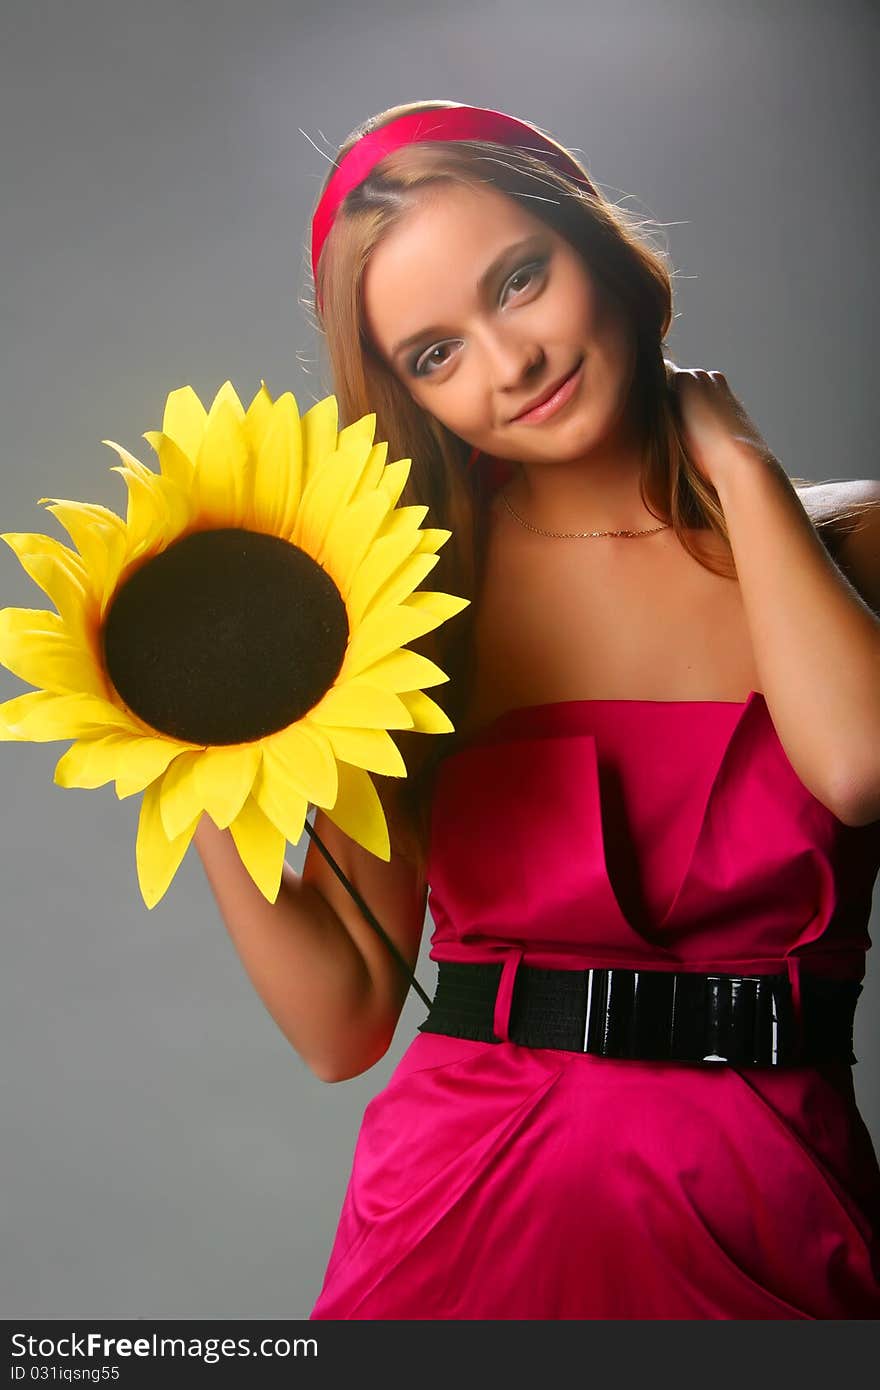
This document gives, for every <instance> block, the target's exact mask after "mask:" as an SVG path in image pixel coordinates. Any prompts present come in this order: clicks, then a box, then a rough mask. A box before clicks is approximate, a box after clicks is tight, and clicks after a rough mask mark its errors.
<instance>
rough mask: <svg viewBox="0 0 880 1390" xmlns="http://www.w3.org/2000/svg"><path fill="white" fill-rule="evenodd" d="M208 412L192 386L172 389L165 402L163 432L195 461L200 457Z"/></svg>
mask: <svg viewBox="0 0 880 1390" xmlns="http://www.w3.org/2000/svg"><path fill="white" fill-rule="evenodd" d="M207 418H208V412H207V411H206V410H205V407H204V406H203V405H202V403H201V401H200V400H199V398H198V396H197V395H196V393H195V391H194V390H193V388H192V387H191V386H181V387H179V388H178V389H177V390H176V391H172V392H171V393H170V395H169V396H168V399H167V400H166V402H165V413H164V415H163V417H162V433H163V434H167V436H168V438H169V439H173V440H174V443H175V444H176V445H177V446H178V447H179V448H180V449H182V450H183V452H184V453H185V454H186V456H187V458H189V459H191V460H192V462H193V463H195V461H196V459H197V458H198V453H199V448H200V446H201V443H202V436H203V435H204V433H205V422H206V421H207Z"/></svg>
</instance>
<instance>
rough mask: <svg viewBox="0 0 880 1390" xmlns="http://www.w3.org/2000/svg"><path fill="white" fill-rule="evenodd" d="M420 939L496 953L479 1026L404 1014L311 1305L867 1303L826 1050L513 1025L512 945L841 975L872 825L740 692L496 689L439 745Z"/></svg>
mask: <svg viewBox="0 0 880 1390" xmlns="http://www.w3.org/2000/svg"><path fill="white" fill-rule="evenodd" d="M432 816H433V819H432V837H431V855H430V864H429V884H430V897H429V907H430V910H431V915H432V917H433V920H434V933H433V936H432V938H431V958H432V959H434V960H437V961H440V960H452V961H468V960H473V961H501V962H504V963H505V967H506V968H505V970H504V972H503V974H502V983H501V988H500V990H499V1002H498V1006H497V1008H496V1013H495V1026H496V1033H497V1034H498V1036H499V1037H500V1038H501V1039H502V1041H499V1042H497V1043H486V1042H479V1041H473V1040H470V1039H467V1038H451V1037H445V1036H442V1035H435V1034H431V1033H418V1034H417V1035H416V1037H415V1038H414V1039H413V1041H412V1042H411V1043H410V1045H409V1047H408V1049H407V1051H406V1052H405V1054H404V1055H403V1057H402V1058H401V1060H400V1062H399V1063H398V1065H397V1067H396V1069H395V1071H394V1072H393V1074H392V1076H391V1078H390V1080H389V1082H388V1084H387V1085H386V1086H385V1088H384V1089H383V1090H382V1091H380V1092H379V1094H378V1095H376V1096H375V1097H374V1098H373V1099H372V1100H371V1101H370V1103H369V1104H368V1106H367V1108H366V1111H365V1114H364V1118H363V1123H362V1126H361V1129H360V1133H359V1135H358V1139H357V1144H356V1147H355V1151H354V1159H353V1163H352V1169H351V1176H350V1180H349V1184H348V1188H347V1191H346V1194H345V1200H344V1203H343V1208H342V1213H341V1217H340V1221H339V1226H338V1229H337V1232H336V1237H335V1242H334V1244H333V1247H332V1250H331V1253H330V1258H329V1263H328V1265H327V1270H326V1274H325V1278H324V1282H323V1287H322V1289H321V1292H320V1295H319V1297H318V1299H317V1302H316V1303H315V1305H314V1308H313V1310H312V1312H311V1314H310V1316H311V1317H312V1318H343V1319H355V1318H357V1319H380V1318H382V1319H393V1318H402V1319H439V1318H449V1319H452V1318H454V1319H473V1318H481V1319H562V1318H565V1319H587V1318H603V1319H604V1318H614V1319H617V1318H636V1319H641V1318H664V1319H677V1318H688V1319H691V1318H734V1319H764V1318H845V1319H850V1318H880V1169H878V1164H877V1157H876V1154H875V1151H874V1148H873V1145H872V1142H871V1137H870V1135H869V1133H868V1130H867V1128H866V1126H865V1123H864V1121H863V1119H862V1116H861V1115H860V1113H859V1110H858V1108H857V1105H856V1101H855V1096H854V1090H853V1074H852V1068H851V1067H850V1066H849V1065H847V1064H834V1065H828V1066H804V1067H796V1068H790V1069H787V1068H779V1069H778V1070H777V1069H774V1068H769V1067H764V1068H758V1069H755V1068H741V1069H740V1068H736V1067H732V1066H727V1065H721V1064H719V1065H717V1066H715V1067H709V1066H701V1065H690V1064H688V1063H681V1062H669V1063H667V1062H641V1061H632V1060H622V1059H620V1060H619V1059H611V1058H603V1057H596V1056H593V1055H591V1054H589V1053H574V1052H571V1053H569V1052H562V1051H557V1050H554V1049H551V1048H528V1047H523V1046H520V1045H517V1044H516V1043H513V1042H511V1041H509V1039H508V1038H507V1036H506V1025H507V1017H508V1013H509V1004H510V994H511V989H512V985H513V979H514V973H515V970H516V968H517V965H518V964H519V963H520V962H524V963H525V964H527V965H537V966H558V967H572V968H574V967H581V968H582V967H587V966H621V967H624V968H627V969H636V968H639V967H644V968H646V969H665V970H696V971H698V972H700V973H704V972H705V973H708V972H713V971H719V972H723V973H729V974H759V973H777V972H779V971H782V970H787V971H788V973H789V977H790V979H791V981H792V987H793V990H794V992H795V1004H796V1006H797V1001H798V998H799V994H798V990H799V981H800V971H801V969H803V970H804V971H810V972H815V973H817V974H825V975H829V976H835V977H837V978H845V979H851V980H858V981H860V980H862V979H863V978H864V970H865V952H866V950H867V949H868V948H869V947H870V945H871V940H870V937H869V935H868V919H869V915H870V910H871V893H872V887H873V884H874V880H875V878H876V876H877V872H878V868H880V821H876V822H874V823H873V824H871V825H868V826H862V827H857V828H854V827H849V826H846V825H844V824H843V822H841V821H840V820H838V818H837V817H836V816H834V815H833V814H832V813H831V812H830V811H829V810H827V809H826V807H825V806H823V805H822V803H821V802H820V801H818V800H817V799H816V798H815V797H814V796H813V795H812V794H811V793H810V792H809V791H808V790H807V789H806V787H805V786H804V785H803V783H802V782H801V781H800V779H799V778H798V776H797V774H796V773H795V771H794V769H793V767H792V765H791V763H790V762H789V761H788V758H787V757H786V754H785V751H784V749H783V747H782V745H781V743H780V741H779V739H778V736H777V734H776V731H775V729H774V726H773V723H772V720H771V719H770V715H769V710H768V708H767V706H766V703H765V701H764V698H763V696H762V695H760V694H757V693H756V692H752V693H751V694H750V695H749V698H748V699H747V700H746V701H745V702H744V703H742V704H738V703H727V702H724V703H714V702H713V703H710V702H694V701H685V702H682V703H667V702H660V701H641V700H623V701H621V700H574V701H566V702H562V703H554V704H546V705H536V706H528V707H524V708H521V709H516V710H512V711H509V712H508V713H507V714H504V715H502V716H501V717H500V718H499V719H496V720H495V721H494V722H493V723H492V724H490V725H489V726H488V727H487V728H486V729H484V730H483V731H481V732H480V733H479V734H478V735H477V736H476V737H474V738H472V739H470V740H469V741H465V742H464V743H463V744H462V745H461V746H460V747H458V748H457V750H456V751H454V752H453V753H451V754H450V755H449V757H448V758H447V760H446V761H445V762H444V763H443V764H442V766H441V769H440V772H439V777H438V782H437V786H436V792H435V798H434V804H433V811H432Z"/></svg>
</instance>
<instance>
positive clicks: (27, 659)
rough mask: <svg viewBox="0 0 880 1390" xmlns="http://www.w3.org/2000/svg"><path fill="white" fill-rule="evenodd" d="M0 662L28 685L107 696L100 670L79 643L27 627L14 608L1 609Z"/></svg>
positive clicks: (65, 635)
mask: <svg viewBox="0 0 880 1390" xmlns="http://www.w3.org/2000/svg"><path fill="white" fill-rule="evenodd" d="M19 611H20V610H19ZM0 662H2V664H3V665H4V666H6V667H7V668H8V669H9V670H10V671H12V672H13V674H14V675H16V676H18V677H19V678H20V679H21V680H23V681H27V683H28V685H39V686H42V687H43V688H44V689H46V690H53V691H58V692H65V693H71V694H77V695H81V694H84V693H85V694H90V695H98V696H101V697H103V698H106V697H107V695H108V693H109V690H108V686H107V681H106V678H105V676H104V673H103V671H102V670H100V669H99V668H98V666H97V665H96V664H95V662H94V660H93V659H92V657H91V655H90V653H89V652H88V651H87V650H86V649H85V648H84V647H83V645H82V643H81V642H80V641H77V640H76V639H75V638H74V637H72V636H70V635H69V634H68V633H66V632H63V631H59V632H52V631H49V630H47V629H46V628H45V626H43V627H42V628H41V627H34V628H28V627H26V626H24V625H23V624H22V622H21V620H20V619H19V618H17V617H16V610H15V609H10V608H4V609H2V610H0Z"/></svg>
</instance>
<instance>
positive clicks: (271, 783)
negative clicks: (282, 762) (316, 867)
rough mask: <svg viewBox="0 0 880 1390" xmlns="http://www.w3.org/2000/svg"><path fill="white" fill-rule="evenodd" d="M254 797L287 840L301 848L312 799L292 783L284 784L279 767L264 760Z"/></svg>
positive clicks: (258, 774) (253, 793)
mask: <svg viewBox="0 0 880 1390" xmlns="http://www.w3.org/2000/svg"><path fill="white" fill-rule="evenodd" d="M264 752H265V750H264ZM251 795H252V796H253V798H254V800H255V801H256V803H257V805H258V806H259V808H260V810H261V811H262V812H263V814H264V815H265V816H267V817H268V819H269V820H270V821H271V822H272V824H273V825H274V826H275V828H276V830H279V831H280V832H281V834H282V835H283V836H284V838H285V840H289V841H290V843H291V844H292V845H296V844H298V843H299V840H300V837H301V835H302V833H303V826H304V825H305V822H306V816H307V815H308V810H309V799H308V797H306V796H303V795H302V793H301V792H299V791H297V789H296V788H295V787H294V786H292V785H291V783H290V782H285V781H284V778H283V777H282V776H280V775H279V773H278V768H277V764H274V765H272V766H271V767H270V765H269V763H268V762H267V760H266V758H265V756H264V757H263V761H262V763H261V764H260V770H259V772H258V773H257V777H256V781H255V782H254V789H253V792H252V793H251Z"/></svg>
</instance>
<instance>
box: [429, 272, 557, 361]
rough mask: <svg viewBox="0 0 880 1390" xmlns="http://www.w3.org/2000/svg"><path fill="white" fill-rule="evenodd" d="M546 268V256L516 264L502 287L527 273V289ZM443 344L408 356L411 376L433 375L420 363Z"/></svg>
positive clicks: (437, 344) (505, 287)
mask: <svg viewBox="0 0 880 1390" xmlns="http://www.w3.org/2000/svg"><path fill="white" fill-rule="evenodd" d="M546 268H547V260H546V258H542V259H540V260H533V261H528V262H527V263H526V264H524V265H521V266H518V267H517V269H516V270H514V271H513V272H512V273H511V274H510V275H509V276H508V277H507V279H506V280H505V282H504V289H505V290H506V289H507V287H508V285H510V284H512V283H513V281H515V280H517V279H518V278H519V277H520V276H521V275H525V274H529V275H530V276H531V279H530V281H529V283H528V284H527V285H526V291H527V290H528V289H530V288H531V283H532V280H535V279H538V280H539V279H540V278H541V277H542V276H543V273H544V271H545V270H546ZM520 293H524V291H520ZM502 297H503V293H502ZM443 346H444V344H443V343H434V344H433V345H432V346H431V347H429V348H426V349H424V350H423V351H421V352H417V353H415V354H414V356H413V357H411V358H410V360H409V363H408V366H409V370H410V372H411V373H412V375H413V376H417V377H424V376H432V375H433V372H432V371H424V370H422V363H424V362H427V361H428V359H429V358H430V357H431V355H432V353H435V352H438V351H440V350H441V349H442V348H443ZM446 360H447V361H448V359H446ZM436 365H437V366H438V367H445V366H446V361H443V362H439V363H437V364H436Z"/></svg>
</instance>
